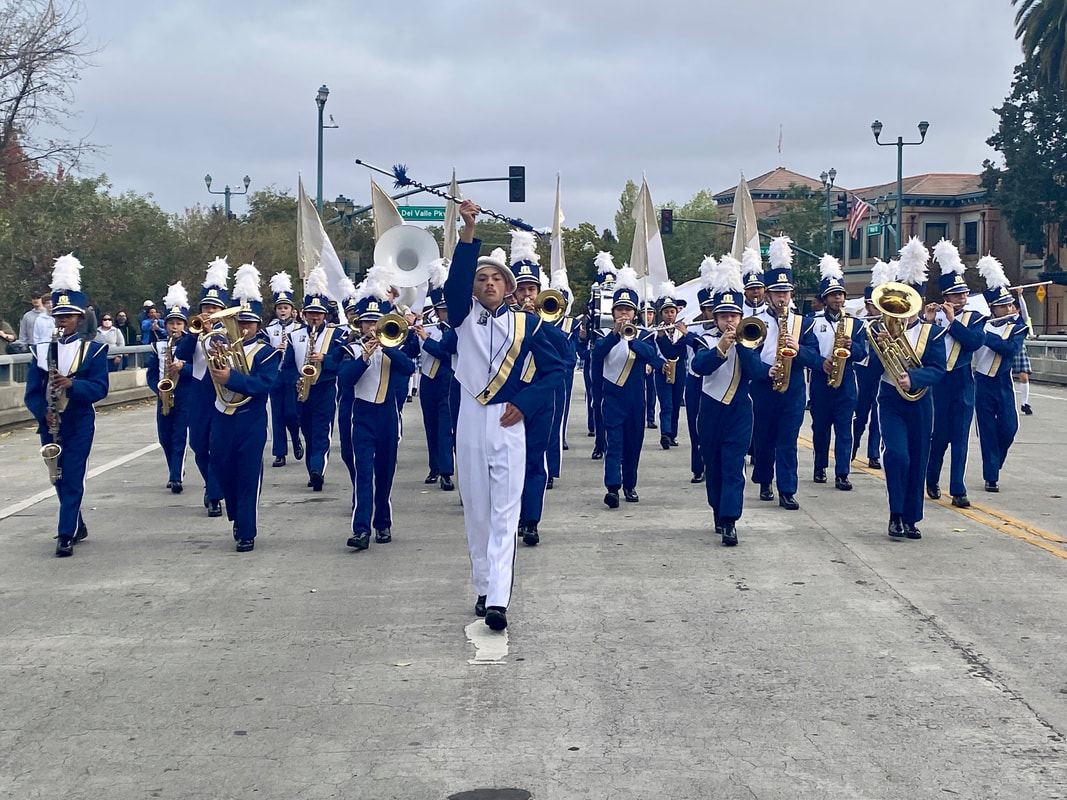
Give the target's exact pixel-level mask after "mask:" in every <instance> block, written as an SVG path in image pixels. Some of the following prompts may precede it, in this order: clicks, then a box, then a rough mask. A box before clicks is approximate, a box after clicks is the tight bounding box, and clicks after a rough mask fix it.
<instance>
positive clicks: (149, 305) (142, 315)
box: [137, 300, 155, 325]
mask: <svg viewBox="0 0 1067 800" xmlns="http://www.w3.org/2000/svg"><path fill="white" fill-rule="evenodd" d="M154 306H155V303H153V302H152V301H151V300H145V301H144V303H142V304H141V312H140V313H139V314H138V315H137V324H138V325H140V324H142V323H143V322H144V321H145V320H146V319H148V309H150V308H153V307H154Z"/></svg>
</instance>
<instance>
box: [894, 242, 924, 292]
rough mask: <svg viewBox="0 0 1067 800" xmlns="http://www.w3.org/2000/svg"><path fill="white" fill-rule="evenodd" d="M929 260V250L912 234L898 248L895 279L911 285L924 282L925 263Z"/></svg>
mask: <svg viewBox="0 0 1067 800" xmlns="http://www.w3.org/2000/svg"><path fill="white" fill-rule="evenodd" d="M929 262H930V251H929V250H927V249H926V245H924V244H923V243H922V242H921V241H919V239H918V237H916V236H912V237H911V238H910V239H908V243H907V244H906V245H904V246H903V247H902V248H900V262H899V263H898V264H897V280H898V281H900V282H902V283H906V284H909V285H911V286H919V285H920V284H923V283H926V265H927V264H928V263H929Z"/></svg>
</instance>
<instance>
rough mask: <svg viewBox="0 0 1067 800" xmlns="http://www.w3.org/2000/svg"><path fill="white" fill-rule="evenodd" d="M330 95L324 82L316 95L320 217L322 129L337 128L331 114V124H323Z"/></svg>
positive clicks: (320, 203)
mask: <svg viewBox="0 0 1067 800" xmlns="http://www.w3.org/2000/svg"><path fill="white" fill-rule="evenodd" d="M329 96H330V90H329V89H327V88H326V84H325V83H324V84H323V85H322V86H320V87H319V91H318V93H317V94H316V95H315V105H317V106H318V107H319V169H318V177H319V179H318V183H317V186H316V190H315V208H316V209H317V210H318V212H319V217H320V218H321V217H322V129H323V128H336V127H337V126H336V125H334V124H333V115H332V114H331V115H330V124H329V125H323V124H322V110H323V109H324V108H326V98H328V97H329Z"/></svg>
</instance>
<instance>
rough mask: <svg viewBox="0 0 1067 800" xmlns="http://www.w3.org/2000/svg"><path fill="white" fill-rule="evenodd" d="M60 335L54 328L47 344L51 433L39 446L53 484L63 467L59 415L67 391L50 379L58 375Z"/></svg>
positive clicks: (49, 426) (49, 430)
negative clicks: (60, 458) (56, 385)
mask: <svg viewBox="0 0 1067 800" xmlns="http://www.w3.org/2000/svg"><path fill="white" fill-rule="evenodd" d="M62 335H63V332H62V331H61V330H59V329H58V328H56V329H55V330H53V331H52V341H51V342H49V344H48V413H49V415H50V421H49V423H48V433H49V434H51V436H52V441H51V442H50V443H48V444H46V445H44V446H43V447H42V448H41V458H43V459H44V463H45V466H46V467H48V480H49V481H51V483H52V484H53V485H55V483H56V482H57V481H58V480H59V479H60V478H62V477H63V467H62V466H61V465H60V463H59V457H60V456H62V455H63V447H62V445H60V437H59V424H60V415H61V414H62V413H63V411H64V410H66V408H67V392H66V390H65V389H57V388H56V387H55V386H54V385H53V380H52V379H53V378H55V377H56V376H57V375H59V339H60V337H62Z"/></svg>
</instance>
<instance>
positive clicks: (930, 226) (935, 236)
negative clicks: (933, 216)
mask: <svg viewBox="0 0 1067 800" xmlns="http://www.w3.org/2000/svg"><path fill="white" fill-rule="evenodd" d="M947 238H948V223H947V222H927V223H926V225H925V226H924V227H923V242H925V244H926V246H927V247H933V246H934V245H935V244H937V243H938V242H940V241H941V240H942V239H947Z"/></svg>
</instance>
